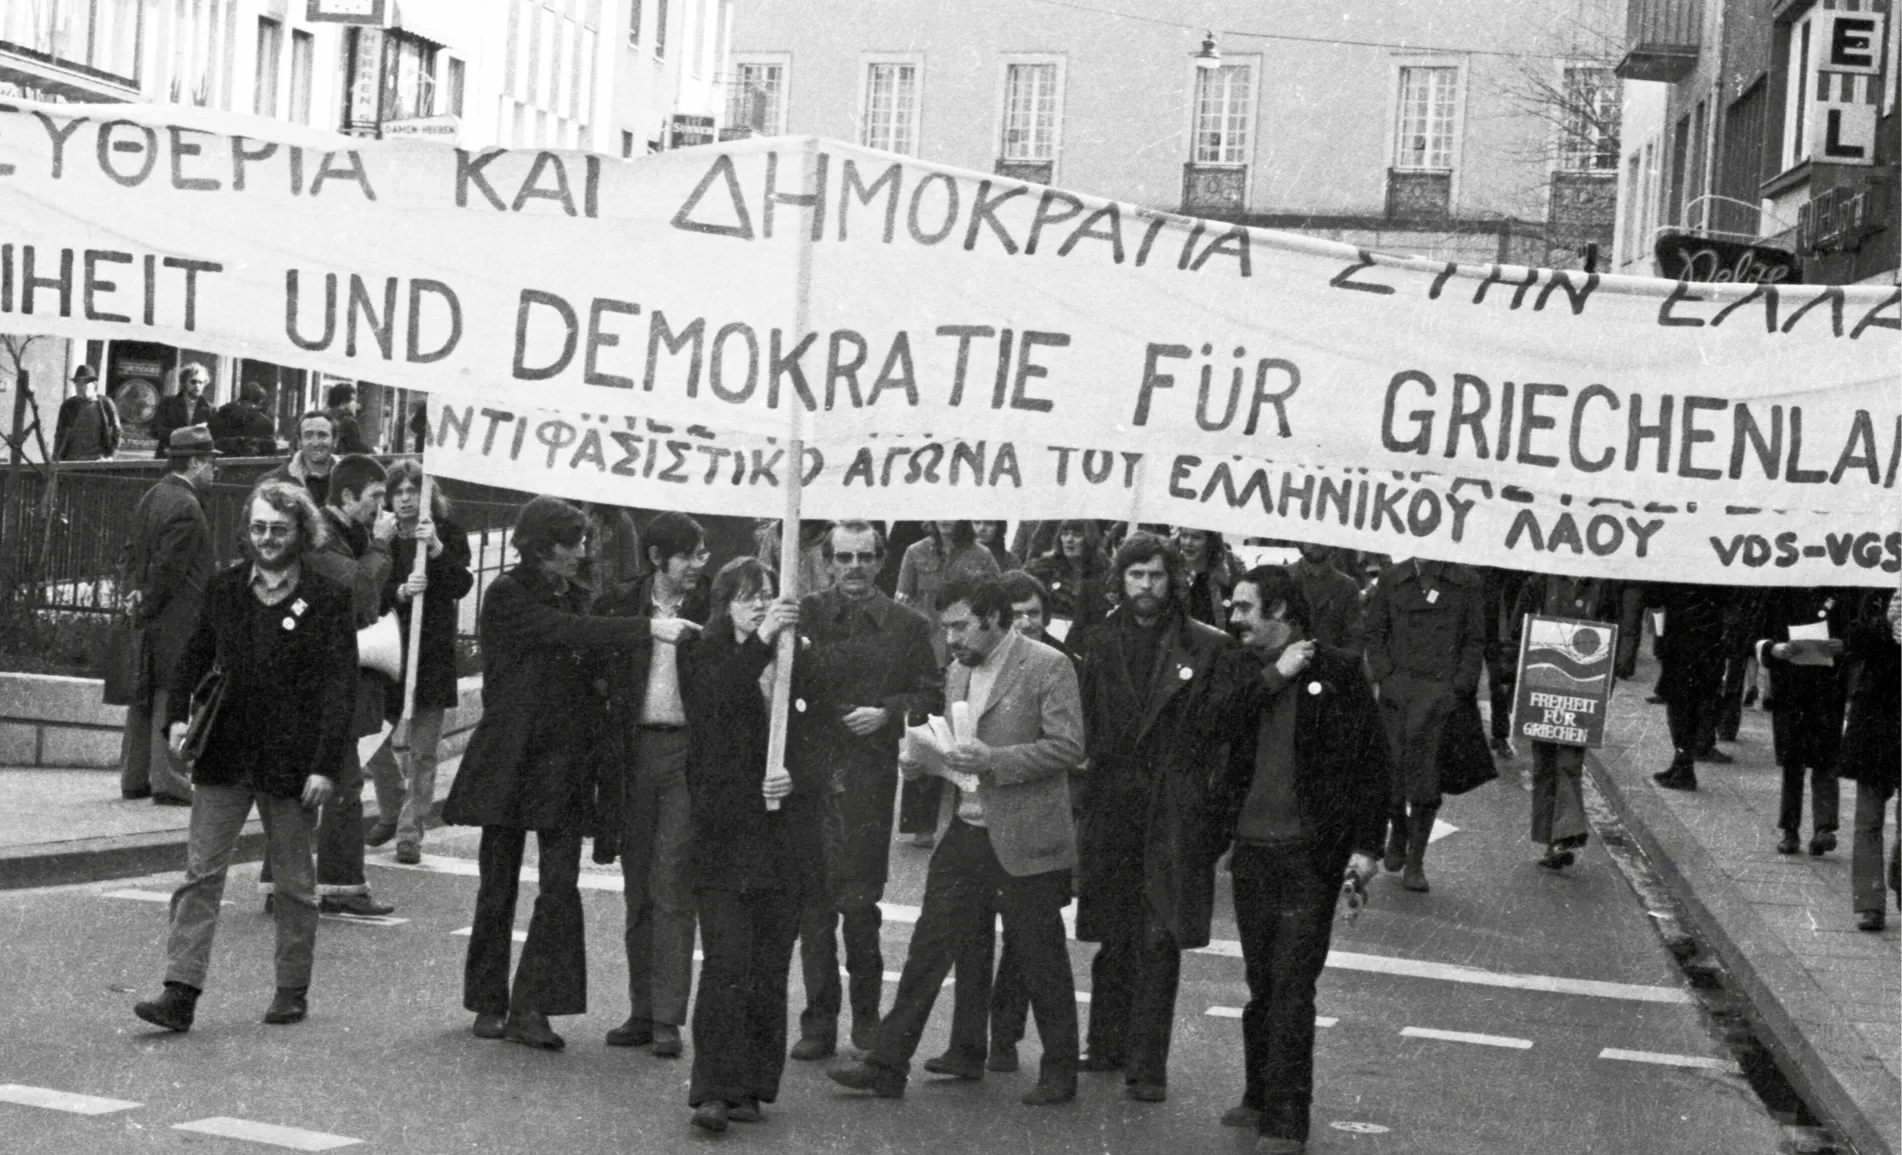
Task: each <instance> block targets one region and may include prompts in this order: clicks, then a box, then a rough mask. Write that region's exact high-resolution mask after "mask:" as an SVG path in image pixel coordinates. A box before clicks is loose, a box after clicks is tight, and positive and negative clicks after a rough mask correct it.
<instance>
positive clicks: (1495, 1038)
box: [1400, 1027, 1532, 1051]
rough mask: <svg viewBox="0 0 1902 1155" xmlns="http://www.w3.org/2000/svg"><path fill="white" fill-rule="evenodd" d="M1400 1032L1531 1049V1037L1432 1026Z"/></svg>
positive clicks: (1405, 1028)
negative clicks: (1478, 1032) (1515, 1037)
mask: <svg viewBox="0 0 1902 1155" xmlns="http://www.w3.org/2000/svg"><path fill="white" fill-rule="evenodd" d="M1400 1034H1401V1035H1402V1036H1403V1037H1405V1038H1409V1039H1439V1040H1441V1041H1443V1042H1448V1043H1477V1044H1478V1045H1480V1046H1482V1047H1509V1048H1511V1049H1513V1050H1515V1051H1526V1050H1531V1049H1532V1040H1531V1039H1514V1038H1510V1037H1508V1036H1506V1035H1476V1034H1474V1033H1472V1032H1471V1031H1441V1030H1436V1029H1434V1028H1433V1027H1402V1028H1400Z"/></svg>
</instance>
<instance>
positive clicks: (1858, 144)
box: [1803, 11, 1885, 165]
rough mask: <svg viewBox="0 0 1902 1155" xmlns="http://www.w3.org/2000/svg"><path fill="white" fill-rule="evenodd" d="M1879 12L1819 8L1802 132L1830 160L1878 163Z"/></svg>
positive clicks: (1819, 156)
mask: <svg viewBox="0 0 1902 1155" xmlns="http://www.w3.org/2000/svg"><path fill="white" fill-rule="evenodd" d="M1884 19H1885V14H1884V13H1881V12H1842V11H1826V12H1818V13H1816V16H1815V21H1814V23H1815V34H1816V35H1817V37H1818V38H1819V39H1818V40H1817V44H1818V46H1819V48H1820V55H1821V63H1820V64H1819V65H1818V66H1817V69H1816V73H1815V77H1814V80H1815V84H1814V87H1813V91H1814V92H1815V98H1814V99H1813V100H1811V102H1810V105H1809V109H1808V112H1807V114H1806V117H1805V120H1804V126H1803V127H1804V133H1805V136H1806V138H1807V139H1808V140H1810V141H1812V142H1814V143H1813V145H1812V147H1813V149H1814V153H1813V155H1814V156H1815V158H1816V159H1817V160H1818V161H1823V162H1827V163H1829V164H1856V165H1866V164H1874V163H1875V162H1876V112H1877V110H1878V103H1877V102H1878V101H1879V100H1880V99H1881V91H1882V30H1883V21H1884Z"/></svg>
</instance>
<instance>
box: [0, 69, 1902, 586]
mask: <svg viewBox="0 0 1902 1155" xmlns="http://www.w3.org/2000/svg"><path fill="white" fill-rule="evenodd" d="M175 115H176V114H174V113H172V112H171V111H170V110H167V109H163V108H148V107H127V106H111V107H109V108H101V107H95V106H76V105H57V106H51V105H48V106H40V105H31V104H27V103H25V102H16V103H13V104H5V103H0V329H11V330H22V331H28V332H52V333H60V334H67V335H71V336H85V337H113V338H128V337H129V338H139V339H151V340H161V341H166V342H172V343H178V344H184V345H189V346H191V347H194V348H211V349H218V350H223V351H226V352H230V353H235V354H241V355H244V356H248V357H256V358H261V359H265V360H270V361H274V362H278V363H282V364H289V365H297V366H302V367H307V368H313V369H320V370H324V371H328V372H332V373H339V374H344V375H348V376H352V377H358V378H364V379H369V380H373V381H378V382H384V383H388V384H395V385H404V386H409V387H412V388H422V389H427V390H430V391H431V392H432V393H434V394H436V395H438V396H439V398H441V399H442V400H443V401H445V402H455V403H457V404H461V405H465V406H473V407H475V408H476V409H478V410H481V409H491V410H495V411H497V412H507V413H510V414H518V413H521V412H525V411H528V410H551V411H558V412H562V413H569V414H578V413H592V414H604V413H605V414H613V415H619V416H625V415H638V416H642V417H647V416H652V417H654V418H655V419H656V420H661V421H664V422H666V423H669V424H673V425H675V426H677V427H680V428H686V427H690V426H699V427H703V428H705V429H710V430H720V431H724V432H726V433H727V435H728V436H738V437H745V438H751V439H754V440H757V439H759V438H764V437H786V436H788V435H789V434H790V433H792V432H793V431H794V430H795V428H797V430H798V431H799V432H801V433H802V434H803V435H804V436H806V437H807V438H809V439H810V440H811V441H812V443H813V444H814V445H816V446H824V447H834V448H837V447H842V446H848V445H854V444H860V443H865V442H867V441H868V440H870V439H872V438H873V437H874V436H879V437H883V438H895V439H909V440H910V441H911V442H917V443H923V442H927V441H929V442H936V443H941V444H950V443H952V442H955V441H962V442H965V443H968V444H975V443H978V442H988V443H991V444H993V445H995V444H1000V443H1004V442H1010V443H1014V444H1016V445H1018V446H1020V447H1021V446H1032V445H1034V446H1038V447H1040V449H1039V451H1038V453H1037V454H1036V455H1035V456H1038V457H1040V458H1048V459H1051V460H1057V459H1059V458H1060V457H1061V451H1066V450H1067V451H1068V452H1069V453H1070V454H1072V455H1073V456H1074V460H1075V461H1077V462H1079V463H1080V462H1082V461H1084V460H1089V461H1104V460H1115V461H1122V460H1124V459H1125V458H1126V457H1127V456H1128V455H1141V456H1142V457H1143V458H1144V459H1145V460H1146V461H1147V463H1148V465H1147V467H1146V468H1147V471H1148V472H1147V473H1146V475H1145V476H1146V477H1147V478H1148V482H1147V484H1148V486H1149V488H1148V489H1146V490H1141V493H1143V494H1147V495H1149V496H1146V497H1144V498H1143V500H1145V501H1154V502H1156V503H1159V505H1162V506H1166V505H1169V504H1170V503H1172V502H1173V503H1180V502H1183V501H1186V500H1187V499H1185V498H1182V497H1180V496H1179V494H1180V492H1182V491H1186V490H1187V489H1189V488H1194V489H1195V490H1196V492H1197V494H1198V497H1197V499H1196V505H1197V506H1199V507H1203V508H1211V507H1212V506H1213V505H1214V504H1216V498H1217V497H1219V496H1220V494H1221V493H1223V492H1225V490H1224V489H1223V487H1224V486H1225V485H1229V484H1233V485H1234V486H1236V487H1237V491H1238V492H1240V491H1243V490H1246V489H1247V484H1246V481H1245V480H1243V481H1233V480H1232V478H1233V476H1234V475H1235V473H1236V471H1237V470H1242V469H1246V470H1248V471H1250V472H1249V474H1248V475H1249V476H1253V474H1252V471H1253V469H1254V468H1255V466H1256V463H1261V462H1273V463H1275V468H1277V469H1279V468H1285V467H1290V466H1302V467H1307V468H1308V469H1310V470H1313V471H1316V475H1317V476H1318V475H1320V474H1322V473H1326V472H1328V471H1334V472H1337V473H1338V472H1339V471H1342V470H1355V469H1361V470H1374V471H1379V472H1380V474H1381V475H1382V476H1385V475H1387V474H1392V473H1396V472H1397V473H1399V474H1401V475H1403V476H1408V477H1410V476H1412V475H1413V474H1415V473H1421V474H1428V473H1430V474H1432V475H1437V476H1442V477H1445V478H1447V479H1448V485H1449V486H1454V485H1459V486H1464V487H1466V488H1468V489H1472V488H1475V487H1478V486H1479V485H1480V484H1481V483H1484V484H1485V486H1487V487H1490V488H1492V489H1494V490H1496V491H1498V492H1501V493H1504V492H1505V490H1506V487H1508V486H1511V487H1515V491H1523V492H1525V493H1527V494H1536V495H1540V496H1541V498H1542V500H1544V501H1546V502H1547V503H1549V504H1550V505H1551V506H1552V507H1553V508H1554V509H1555V510H1558V509H1571V508H1579V507H1583V506H1585V505H1586V504H1587V503H1590V502H1595V501H1611V502H1624V503H1627V504H1628V505H1629V506H1630V507H1632V508H1637V509H1642V508H1644V507H1646V506H1648V505H1654V504H1657V503H1659V502H1668V503H1671V504H1672V505H1673V507H1674V508H1676V509H1678V510H1679V511H1680V512H1681V514H1682V515H1683V516H1684V517H1686V518H1699V517H1711V516H1716V515H1718V511H1722V510H1726V509H1728V508H1730V507H1736V506H1747V507H1752V508H1762V509H1766V510H1771V511H1790V512H1789V514H1787V515H1786V514H1781V513H1769V514H1765V515H1763V516H1765V517H1768V518H1771V519H1773V520H1774V519H1775V518H1777V517H1781V516H1789V517H1792V518H1794V519H1795V522H1796V524H1797V526H1798V529H1797V530H1796V531H1795V532H1799V533H1803V532H1811V531H1817V532H1821V531H1828V532H1832V533H1838V534H1845V533H1846V534H1849V535H1850V538H1851V540H1866V535H1867V534H1871V533H1873V534H1877V535H1878V538H1879V539H1880V538H1881V537H1882V535H1886V534H1887V533H1888V532H1890V531H1892V530H1893V529H1894V528H1895V527H1896V525H1897V524H1898V521H1899V520H1902V519H1899V518H1898V513H1899V512H1902V509H1899V506H1898V502H1897V500H1896V496H1895V493H1896V490H1895V486H1896V475H1897V472H1898V466H1902V389H1899V388H1898V385H1899V384H1902V374H1899V372H1898V366H1899V365H1902V361H1899V360H1898V357H1899V355H1902V341H1898V336H1899V331H1902V293H1899V292H1898V291H1897V290H1896V289H1894V288H1893V287H1875V288H1837V287H1816V286H1791V285H1771V286H1757V285H1692V284H1677V283H1673V282H1663V281H1655V280H1644V279H1633V278H1618V277H1601V276H1596V275H1587V274H1583V273H1580V272H1576V271H1571V272H1567V271H1553V270H1539V269H1522V268H1516V267H1512V266H1497V265H1482V266H1475V267H1461V266H1455V265H1450V264H1447V265H1441V264H1433V263H1426V262H1421V261H1417V260H1410V259H1405V258H1399V257H1391V256H1386V255H1382V254H1377V253H1371V252H1365V251H1361V250H1357V249H1354V248H1351V247H1347V246H1342V245H1339V244H1334V243H1330V242H1324V241H1316V240H1309V239H1305V238H1299V237H1292V236H1287V235H1283V234H1276V233H1270V232H1263V231H1259V230H1251V229H1247V228H1243V227H1241V226H1236V225H1229V224H1224V223H1214V222H1207V221H1196V220H1191V219H1188V218H1184V217H1179V216H1174V215H1171V214H1166V213H1159V212H1156V211H1154V210H1150V209H1145V208H1141V207H1137V206H1132V205H1127V204H1119V203H1116V202H1111V201H1105V200H1100V199H1095V198H1091V197H1086V196H1081V195H1077V194H1072V193H1067V192H1062V191H1058V190H1053V189H1046V188H1042V187H1040V186H1035V185H1028V184H1024V183H1022V182H1019V181H1014V180H1009V179H1005V178H1000V177H994V176H987V175H984V174H979V173H972V172H966V171H962V170H957V169H951V168H946V167H943V166H939V165H932V164H928V163H925V162H920V161H916V160H911V159H909V158H900V157H894V156H891V155H887V154H882V153H875V152H871V151H868V150H865V149H860V148H856V147H853V146H850V145H845V144H840V143H836V142H830V141H818V140H806V139H775V140H753V141H745V142H736V143H733V144H728V145H720V146H709V147H703V148H697V149H687V150H681V151H678V152H674V153H668V154H663V155H661V156H657V157H650V158H644V159H641V160H638V161H631V162H622V161H616V160H613V159H609V158H604V157H601V156H596V155H592V154H582V153H566V152H555V151H546V150H534V149H519V150H501V149H487V150H481V151H473V152H472V151H467V150H458V149H453V148H450V147H447V146H444V145H438V144H433V143H422V142H390V143H377V142H368V141H358V140H348V139H344V138H331V137H324V136H321V135H320V134H312V133H310V132H309V131H308V130H301V129H293V128H289V127H286V126H277V125H272V124H269V123H268V122H261V121H257V120H255V119H252V118H227V119H226V120H224V121H221V120H220V119H219V118H217V117H215V116H212V117H207V116H206V115H205V114H203V113H193V114H191V117H192V120H193V124H191V125H186V124H181V123H174V122H173V117H174V116H175ZM206 126H209V128H208V127H206ZM1041 447H1047V448H1041ZM448 468H452V469H453V468H457V466H454V465H450V466H448ZM1077 468H1079V469H1080V468H1081V466H1080V464H1079V465H1078V466H1077ZM1119 468H1120V467H1119ZM1224 473H1226V474H1227V475H1229V476H1230V477H1231V481H1223V480H1220V478H1219V476H1218V475H1221V474H1224ZM610 476H612V475H611V474H610ZM1025 477H1026V481H1025V489H1024V493H1023V495H1022V496H1023V499H1024V501H1025V502H1035V503H1040V504H1039V508H1044V507H1048V506H1066V507H1068V506H1069V505H1074V503H1075V502H1076V501H1077V500H1078V499H1077V498H1076V497H1075V494H1074V493H1071V492H1069V491H1066V490H1065V489H1064V487H1063V485H1062V484H1061V483H1059V484H1056V485H1054V486H1052V485H1050V484H1047V483H1046V482H1045V481H1044V480H1041V478H1042V477H1043V475H1042V474H1040V473H1034V472H1027V473H1026V475H1025ZM1033 478H1038V479H1039V480H1032V479H1033ZM841 480H842V481H843V478H842V479H841ZM1211 486H1213V491H1212V492H1213V493H1214V494H1215V495H1216V496H1213V497H1210V498H1206V499H1205V498H1202V497H1201V496H1200V494H1201V493H1202V492H1203V491H1204V490H1209V489H1210V487H1211ZM1278 486H1279V482H1277V487H1278ZM1079 492H1080V491H1079ZM1132 492H1136V490H1132ZM1257 492H1258V491H1251V495H1250V497H1249V498H1248V500H1243V501H1238V502H1235V503H1231V504H1232V508H1231V510H1230V513H1229V514H1228V515H1225V517H1224V520H1226V519H1228V518H1229V517H1231V516H1232V517H1253V516H1257V515H1254V514H1246V513H1244V512H1243V510H1245V509H1247V508H1248V507H1249V506H1250V503H1251V502H1254V503H1255V504H1256V505H1259V502H1257V501H1256V500H1255V497H1254V493H1257ZM1566 495H1571V497H1570V499H1569V500H1570V501H1571V503H1572V504H1571V505H1570V506H1566V505H1563V504H1561V503H1563V502H1565V501H1567V500H1568V498H1567V496H1566ZM604 496H605V494H604ZM1101 496H1102V495H1100V494H1092V495H1091V497H1090V498H1089V504H1091V506H1092V508H1099V507H1098V506H1097V502H1098V501H1099V500H1100V499H1101ZM1123 496H1124V497H1127V496H1128V495H1123ZM878 500H879V501H880V502H881V503H883V502H887V501H893V502H895V501H897V498H896V497H895V495H893V494H889V493H881V494H879V495H878ZM1409 500H1412V499H1411V498H1409ZM1369 501H1370V502H1374V499H1373V498H1371V497H1370V498H1369ZM1278 502H1279V494H1278V493H1277V503H1278ZM1374 503H1375V505H1376V507H1377V508H1386V507H1380V506H1378V503H1377V502H1374ZM898 508H900V507H899V506H898V505H886V504H879V505H874V506H867V507H863V508H860V509H859V512H869V513H871V514H873V515H874V516H885V515H887V511H888V510H896V509H898ZM1025 508H1028V507H1027V506H1020V507H1019V511H1020V512H1021V511H1022V509H1025ZM1146 508H1151V507H1146ZM933 511H934V512H944V511H945V510H944V507H942V506H935V507H933ZM1693 511H1697V512H1693ZM1105 512H1106V513H1112V514H1113V515H1126V514H1127V512H1128V511H1127V509H1118V510H1115V511H1105ZM1145 516H1149V515H1148V514H1145ZM1153 516H1155V517H1156V518H1157V519H1158V520H1165V519H1168V520H1173V519H1170V518H1167V517H1166V515H1165V514H1163V513H1162V512H1160V511H1158V512H1156V513H1155V514H1154V515H1153ZM1211 516H1212V515H1211ZM1259 516H1264V517H1265V516H1267V515H1266V514H1261V515H1259ZM1275 516H1276V517H1279V516H1281V515H1280V513H1279V512H1278V511H1277V513H1276V514H1275ZM1383 516H1384V515H1383ZM1553 516H1554V517H1555V518H1557V514H1556V513H1555V514H1554V515H1553ZM1722 516H1724V517H1744V516H1750V517H1754V516H1757V515H1754V514H1752V515H1742V514H1738V515H1731V514H1723V515H1722ZM1182 520H1191V519H1189V518H1187V517H1184V518H1183V519H1182ZM1353 520H1354V519H1353V518H1352V517H1350V518H1349V521H1350V523H1351V522H1352V521H1353ZM1211 524H1213V522H1211ZM1687 524H1689V523H1688V522H1687ZM1737 526H1738V523H1736V522H1734V521H1723V522H1719V523H1716V524H1714V525H1711V526H1705V527H1703V528H1702V529H1701V530H1700V531H1699V532H1700V533H1701V534H1702V536H1704V537H1706V538H1708V539H1710V540H1709V541H1708V542H1707V544H1706V545H1705V547H1704V553H1703V554H1699V552H1698V551H1696V550H1692V549H1689V548H1687V549H1685V550H1684V551H1683V553H1682V556H1683V558H1684V562H1685V564H1686V565H1689V564H1690V562H1691V560H1692V558H1693V557H1694V556H1695V557H1697V558H1699V559H1700V560H1701V564H1700V565H1699V566H1697V568H1696V569H1694V570H1692V571H1689V572H1687V573H1685V574H1684V576H1700V577H1702V579H1703V580H1720V579H1719V578H1717V577H1713V576H1709V575H1712V574H1715V573H1720V572H1721V573H1723V574H1726V575H1728V574H1729V573H1730V572H1731V571H1732V569H1733V568H1734V567H1736V566H1740V565H1742V564H1743V563H1741V562H1735V561H1733V562H1730V563H1725V562H1723V561H1722V558H1723V557H1725V556H1729V555H1734V556H1735V557H1738V558H1741V557H1744V556H1746V553H1749V554H1751V555H1754V554H1755V553H1757V552H1760V551H1756V550H1754V549H1753V548H1752V547H1750V546H1749V545H1748V544H1747V543H1746V544H1743V545H1737V544H1734V543H1733V538H1735V534H1734V533H1733V532H1731V531H1732V530H1734V529H1736V528H1737ZM1257 528H1258V529H1259V530H1260V532H1272V531H1271V530H1269V529H1268V528H1266V527H1265V526H1261V527H1257ZM1315 528H1316V530H1317V532H1318V530H1319V528H1320V525H1319V523H1317V524H1316V526H1315ZM1348 528H1353V527H1352V526H1351V524H1350V526H1349V527H1348ZM1764 528H1765V529H1767V528H1768V526H1767V525H1766V526H1765V527H1764ZM1340 529H1341V527H1340V526H1338V525H1335V526H1334V527H1333V529H1331V530H1329V532H1330V533H1333V532H1334V531H1335V530H1340ZM1356 532H1365V531H1363V530H1356ZM1604 532H1606V533H1608V532H1609V531H1608V530H1606V531H1604ZM1627 532H1628V534H1629V533H1630V532H1633V531H1627ZM1749 532H1750V533H1755V534H1757V536H1758V537H1761V538H1763V539H1764V540H1766V541H1770V542H1773V543H1774V542H1775V541H1777V540H1778V538H1777V537H1776V536H1772V535H1767V534H1765V533H1763V532H1762V531H1760V530H1756V529H1753V530H1751V531H1749ZM1778 532H1779V533H1781V532H1785V531H1778ZM1523 537H1524V535H1523V534H1522V535H1521V540H1523ZM1561 540H1565V539H1564V538H1563V537H1562V538H1561ZM1686 540H1689V537H1688V535H1687V538H1686ZM1720 541H1721V542H1723V544H1721V545H1719V544H1718V542H1720ZM1461 544H1462V545H1463V544H1464V543H1461ZM1773 548H1774V547H1773ZM1795 548H1796V549H1797V550H1798V557H1799V559H1800V560H1799V563H1797V564H1794V565H1792V566H1790V567H1787V568H1785V569H1784V570H1783V572H1782V574H1781V575H1771V576H1772V577H1793V576H1794V572H1795V571H1796V570H1799V569H1805V570H1806V569H1807V568H1809V564H1808V563H1810V562H1814V561H1816V560H1817V558H1816V556H1815V555H1811V554H1808V553H1806V552H1805V551H1808V550H1810V549H1812V548H1820V549H1822V550H1823V556H1825V557H1827V556H1829V547H1828V546H1827V545H1826V544H1822V543H1816V544H1814V545H1813V544H1812V543H1809V542H1808V540H1807V539H1806V538H1805V539H1803V540H1802V541H1801V542H1799V543H1798V544H1796V546H1795ZM1864 552H1865V553H1866V552H1867V551H1864ZM1706 555H1708V556H1706ZM1609 556H1610V555H1609V554H1607V555H1604V557H1609ZM1604 557H1598V556H1596V555H1593V554H1591V553H1590V551H1589V550H1588V552H1587V553H1586V554H1585V555H1582V557H1581V560H1582V563H1583V564H1587V565H1591V566H1594V567H1595V568H1599V567H1602V566H1604V565H1608V564H1609V563H1608V562H1606V561H1605V560H1604ZM1713 559H1715V560H1714V564H1713ZM1675 564H1676V563H1675V562H1673V565H1675ZM1843 564H1844V566H1845V567H1846V568H1845V569H1844V575H1845V576H1853V571H1854V570H1855V568H1856V563H1853V562H1850V563H1843ZM1831 566H1832V567H1834V566H1835V563H1833V562H1832V563H1831ZM1746 568H1747V567H1746ZM1758 568H1759V570H1761V571H1764V572H1768V571H1770V570H1773V569H1775V568H1776V562H1775V560H1770V561H1765V562H1763V563H1762V564H1761V566H1760V567H1758ZM1753 572H1754V571H1753ZM1722 580H1729V578H1728V577H1726V578H1724V579H1722Z"/></svg>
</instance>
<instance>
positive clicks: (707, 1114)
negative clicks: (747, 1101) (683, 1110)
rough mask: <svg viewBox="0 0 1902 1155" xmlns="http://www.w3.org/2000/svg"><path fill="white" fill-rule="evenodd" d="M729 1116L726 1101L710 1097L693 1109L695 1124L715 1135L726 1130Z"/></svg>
mask: <svg viewBox="0 0 1902 1155" xmlns="http://www.w3.org/2000/svg"><path fill="white" fill-rule="evenodd" d="M727 1118H728V1112H727V1106H726V1101H725V1100H723V1099H709V1100H707V1101H706V1102H704V1103H702V1104H700V1105H699V1106H698V1107H695V1108H694V1109H693V1125H694V1126H696V1127H698V1128H700V1129H701V1130H703V1131H711V1132H713V1133H714V1134H715V1135H718V1134H719V1133H720V1132H722V1131H724V1130H726V1121H727Z"/></svg>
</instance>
